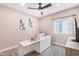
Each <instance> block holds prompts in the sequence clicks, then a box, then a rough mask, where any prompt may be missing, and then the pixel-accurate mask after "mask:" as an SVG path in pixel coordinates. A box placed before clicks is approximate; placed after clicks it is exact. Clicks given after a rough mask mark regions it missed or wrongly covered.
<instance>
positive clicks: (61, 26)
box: [53, 17, 75, 34]
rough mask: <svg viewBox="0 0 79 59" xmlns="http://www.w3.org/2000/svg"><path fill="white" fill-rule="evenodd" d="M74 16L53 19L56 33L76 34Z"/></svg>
mask: <svg viewBox="0 0 79 59" xmlns="http://www.w3.org/2000/svg"><path fill="white" fill-rule="evenodd" d="M74 19H75V18H74V17H65V18H60V19H56V20H54V21H53V25H54V33H56V34H74V28H75V26H74Z"/></svg>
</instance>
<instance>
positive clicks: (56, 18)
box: [52, 15, 76, 20]
mask: <svg viewBox="0 0 79 59" xmlns="http://www.w3.org/2000/svg"><path fill="white" fill-rule="evenodd" d="M70 16H74V17H75V16H76V15H69V16H64V17H58V18H54V19H52V20H55V19H60V18H65V17H70Z"/></svg>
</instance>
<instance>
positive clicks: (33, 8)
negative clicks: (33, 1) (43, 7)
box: [28, 7, 39, 10]
mask: <svg viewBox="0 0 79 59" xmlns="http://www.w3.org/2000/svg"><path fill="white" fill-rule="evenodd" d="M28 9H35V10H39V9H37V8H31V7H28Z"/></svg>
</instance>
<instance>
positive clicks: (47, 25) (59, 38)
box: [40, 7, 79, 45]
mask: <svg viewBox="0 0 79 59" xmlns="http://www.w3.org/2000/svg"><path fill="white" fill-rule="evenodd" d="M70 15H76V18H77V22H78V27H79V7H76V8H73V9H70V10H65V11H62V12H59V13H56V14H52V15H49V16H46V17H43V18H40V31H41V32H45V33H47V34H51V35H52V42H55V43H57V44H62V45H65V44H66V41H67V38H68V37H69V36H68V35H59V34H54V32H53V23H52V21H53V19H55V18H60V17H65V16H70Z"/></svg>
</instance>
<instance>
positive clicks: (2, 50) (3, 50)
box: [0, 45, 19, 53]
mask: <svg viewBox="0 0 79 59" xmlns="http://www.w3.org/2000/svg"><path fill="white" fill-rule="evenodd" d="M17 47H19V45H14V46H11V47H8V48H5V49H1V50H0V53H1V52H5V51H9V50H11V49H14V48H17Z"/></svg>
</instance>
